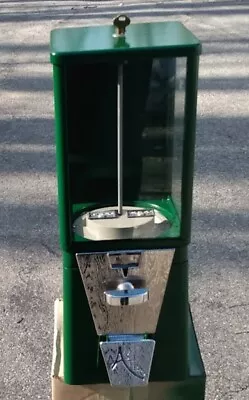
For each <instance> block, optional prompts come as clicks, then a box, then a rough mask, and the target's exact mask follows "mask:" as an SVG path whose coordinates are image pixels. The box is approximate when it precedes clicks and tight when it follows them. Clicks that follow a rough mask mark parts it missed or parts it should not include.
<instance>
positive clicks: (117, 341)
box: [50, 15, 205, 400]
mask: <svg viewBox="0 0 249 400" xmlns="http://www.w3.org/2000/svg"><path fill="white" fill-rule="evenodd" d="M50 49H51V62H52V64H53V76H54V103H55V122H56V158H57V177H58V206H59V207H58V208H59V225H60V246H61V250H62V255H63V282H64V284H63V316H64V317H63V342H64V380H65V382H66V383H67V384H71V385H89V384H106V385H108V387H109V391H110V398H111V397H112V391H113V390H115V388H120V390H121V392H120V393H122V396H121V395H120V396H119V398H117V400H121V399H127V400H128V399H133V400H136V399H139V400H156V399H157V400H173V399H174V400H180V399H182V400H194V399H196V400H202V399H204V392H205V372H204V367H203V363H202V360H201V355H200V351H199V348H198V344H197V340H196V336H195V331H194V327H193V322H192V318H191V312H190V309H189V303H188V252H187V249H188V245H189V243H190V234H191V210H192V189H193V171H194V149H195V122H196V102H197V83H198V62H199V55H200V52H201V44H200V42H199V40H198V39H197V38H196V37H195V36H194V35H193V34H192V33H191V32H190V31H189V30H188V29H186V28H185V27H184V26H183V25H182V24H181V23H180V22H158V23H132V22H131V21H130V19H129V18H128V17H127V16H126V15H120V16H118V17H117V18H115V19H114V21H113V22H110V24H109V25H107V26H94V27H83V28H62V29H56V30H53V31H52V32H51V44H50Z"/></svg>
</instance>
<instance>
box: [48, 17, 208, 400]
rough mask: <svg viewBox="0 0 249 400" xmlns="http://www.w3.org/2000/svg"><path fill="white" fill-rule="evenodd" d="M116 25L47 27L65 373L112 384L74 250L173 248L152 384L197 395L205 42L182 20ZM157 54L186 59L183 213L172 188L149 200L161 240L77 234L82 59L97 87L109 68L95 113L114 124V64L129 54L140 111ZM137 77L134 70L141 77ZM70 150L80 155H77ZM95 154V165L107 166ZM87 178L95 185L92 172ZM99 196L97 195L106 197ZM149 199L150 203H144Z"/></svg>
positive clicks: (82, 202)
mask: <svg viewBox="0 0 249 400" xmlns="http://www.w3.org/2000/svg"><path fill="white" fill-rule="evenodd" d="M113 32H114V27H113V26H112V25H111V24H110V26H100V27H84V28H66V29H65V28H63V29H56V30H54V31H52V33H51V51H50V59H51V62H52V64H53V74H54V100H55V128H56V160H57V177H58V211H59V227H60V246H61V250H62V253H63V269H64V271H63V299H64V302H63V304H64V318H63V320H64V328H63V329H64V331H63V337H64V379H65V382H66V383H68V384H91V383H107V382H108V377H107V373H106V369H105V366H104V362H103V359H102V357H101V356H99V340H100V338H99V337H98V336H97V334H96V331H95V328H94V324H93V321H92V317H91V312H90V309H89V306H88V301H87V298H86V294H85V291H84V286H83V283H82V281H81V278H80V273H79V270H78V266H77V263H76V258H75V253H76V252H91V251H93V252H94V251H95V252H97V251H99V252H101V251H120V250H133V249H140V250H146V249H162V248H164V249H167V248H176V252H175V256H174V262H173V265H172V268H171V272H170V276H169V280H168V285H167V290H166V293H165V297H164V303H163V306H162V311H161V315H160V319H159V323H158V327H157V331H156V334H155V335H154V336H153V337H154V338H155V340H156V350H155V356H154V359H153V364H152V369H151V377H150V379H151V381H154V382H160V381H161V382H172V381H174V382H175V384H173V385H171V386H170V387H169V389H167V393H165V400H166V399H167V400H177V399H179V400H180V399H181V400H203V399H204V392H205V372H204V368H203V365H202V361H201V356H200V352H199V349H198V345H197V341H196V337H195V334H194V328H193V324H192V320H191V318H190V316H189V306H188V256H187V245H188V244H189V242H190V233H191V212H192V187H193V171H194V147H195V122H196V98H197V80H198V61H199V60H198V56H199V54H200V52H201V44H200V42H199V40H198V39H197V38H196V37H195V36H194V35H193V34H192V33H191V32H190V31H189V30H187V29H186V28H185V27H184V26H183V25H182V24H181V23H179V22H162V23H149V24H133V23H131V25H130V26H129V27H128V29H127V36H126V37H125V39H124V38H121V39H118V40H117V39H114V38H113V36H112V34H113ZM157 57H164V58H165V57H186V59H187V75H186V97H185V110H184V146H183V154H182V160H183V165H182V193H181V203H182V204H181V215H180V216H179V215H178V213H177V211H176V208H175V206H174V202H173V201H172V198H171V193H170V192H169V193H168V194H167V196H165V197H163V198H162V199H161V200H158V199H155V200H153V204H154V205H156V207H160V209H163V213H164V214H165V215H166V216H167V217H168V218H169V220H170V221H171V223H172V227H171V229H169V230H168V231H167V232H165V234H164V235H163V237H160V238H157V239H143V240H125V241H103V242H94V241H89V240H84V238H79V237H78V236H77V235H75V234H74V232H73V220H74V219H75V218H76V217H77V215H78V214H79V212H80V211H81V212H82V210H84V209H86V207H89V206H92V205H94V204H96V200H95V199H94V201H90V200H89V199H87V198H86V199H85V198H84V196H83V197H82V194H83V195H84V193H85V192H86V191H87V190H88V188H89V187H87V185H86V186H84V185H83V186H80V185H79V189H78V190H75V187H76V185H75V183H77V182H80V181H81V180H82V179H81V178H82V176H84V173H85V172H84V169H83V168H82V166H81V164H82V159H81V156H82V154H81V153H80V151H82V149H83V150H84V151H85V145H84V141H83V139H82V138H84V137H85V136H86V135H87V134H88V132H87V129H86V127H85V125H86V126H89V125H91V124H93V122H94V121H92V122H91V120H90V119H89V118H87V116H86V115H85V114H84V107H83V106H84V104H87V103H88V101H89V98H88V97H86V98H85V99H84V102H83V103H82V104H81V103H80V102H79V100H81V99H82V98H84V96H85V94H84V87H83V88H82V90H79V91H78V92H77V95H76V94H75V91H76V89H75V88H76V87H77V86H78V87H81V85H82V82H83V80H82V76H81V71H82V68H83V66H85V65H87V64H88V65H89V67H88V69H86V71H88V73H89V74H90V75H89V76H88V77H87V78H88V79H89V80H92V81H93V80H97V84H99V85H100V86H101V82H102V81H103V80H104V79H105V74H107V76H108V82H109V84H110V90H109V92H110V93H109V94H108V96H110V97H108V101H109V103H108V102H107V100H106V99H104V101H106V102H107V104H108V105H109V104H110V106H109V108H110V110H109V113H110V116H109V115H108V116H106V115H105V114H106V109H107V108H104V107H103V102H102V105H101V104H99V107H98V113H99V118H100V119H101V118H106V121H107V123H108V124H109V125H110V126H111V127H112V126H114V125H115V124H116V120H115V119H113V117H112V116H111V113H112V111H113V109H115V107H116V104H115V96H116V93H115V91H113V90H112V89H111V88H113V87H114V86H113V85H114V82H115V79H116V75H115V74H116V71H117V64H118V63H119V62H120V60H124V59H125V60H126V61H127V62H128V63H131V64H132V66H133V67H132V68H133V70H132V71H133V72H135V71H136V73H134V74H133V75H134V76H132V74H130V75H128V77H127V85H128V93H129V96H131V97H132V98H133V101H134V104H135V103H136V104H140V107H141V109H142V107H143V104H144V99H145V98H146V93H147V85H148V82H149V80H148V79H149V78H148V77H149V76H150V72H151V64H152V61H153V59H154V58H157ZM168 59H169V58H168ZM169 60H170V59H169ZM99 63H101V66H103V65H105V68H106V69H105V70H104V71H103V70H102V73H101V68H95V66H96V65H99ZM93 67H94V68H93ZM91 71H92V72H91ZM98 73H99V75H98ZM108 74H109V75H108ZM137 76H140V78H141V79H140V80H141V82H139V79H137ZM106 79H107V78H106ZM134 88H135V90H133V89H134ZM79 96H81V97H80V98H79ZM136 96H137V97H136ZM111 107H112V108H111ZM141 109H140V108H137V109H135V110H134V113H136V112H137V113H138V114H139V113H140V112H141ZM75 114H76V115H77V118H76V119H75V121H77V124H76V123H75V122H74V121H73V122H72V120H71V116H72V115H75ZM134 115H135V114H134ZM112 119H113V120H112ZM133 121H135V119H134V118H133V117H131V121H129V118H128V117H127V118H126V120H125V123H126V124H127V126H128V128H129V129H127V130H129V131H131V136H132V137H133V136H134V135H133V131H132V129H133V130H134V131H135V130H136V129H137V127H136V125H135V127H132V126H131V122H133ZM129 124H130V125H129ZM134 124H135V122H134ZM101 133H102V134H103V135H106V137H108V135H110V132H109V131H108V132H105V131H104V132H101ZM72 137H73V138H74V140H72ZM77 151H78V153H77ZM76 153H77V154H76ZM76 156H77V157H78V158H79V161H77V160H76V161H75V158H77V157H76ZM84 156H85V154H84ZM101 161H102V160H100V168H104V166H103V165H101ZM136 167H137V165H136ZM134 170H135V168H134ZM169 170H170V166H169ZM93 176H94V175H93ZM135 178H136V177H134V179H135ZM169 180H170V177H169ZM92 182H93V184H94V182H95V181H94V178H92ZM99 200H100V202H101V200H102V199H99ZM127 201H130V199H128V200H127ZM132 201H133V202H134V203H135V204H139V205H141V204H145V202H144V201H143V202H141V201H140V200H138V199H137V198H136V196H135V197H134V198H133V199H132ZM149 203H150V204H151V203H152V201H151V200H150V201H148V204H149ZM194 365H195V368H194V367H193V366H194ZM191 371H192V372H191ZM193 371H194V372H193ZM162 400H163V399H162Z"/></svg>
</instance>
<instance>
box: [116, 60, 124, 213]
mask: <svg viewBox="0 0 249 400" xmlns="http://www.w3.org/2000/svg"><path fill="white" fill-rule="evenodd" d="M117 145H118V146H117V150H118V154H117V155H118V157H117V160H118V167H117V170H118V171H117V172H118V214H119V215H122V212H123V65H122V64H120V65H119V66H118V87H117Z"/></svg>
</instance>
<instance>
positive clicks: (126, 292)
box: [104, 282, 149, 306]
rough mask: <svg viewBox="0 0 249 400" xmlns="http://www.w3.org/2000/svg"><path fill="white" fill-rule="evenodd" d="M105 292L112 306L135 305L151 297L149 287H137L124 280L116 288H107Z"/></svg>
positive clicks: (108, 302) (107, 300)
mask: <svg viewBox="0 0 249 400" xmlns="http://www.w3.org/2000/svg"><path fill="white" fill-rule="evenodd" d="M104 294H105V298H106V302H107V304H109V305H110V306H135V305H138V304H143V303H145V302H146V301H148V299H149V291H148V289H146V288H139V289H135V288H134V286H133V284H132V283H131V282H122V283H120V284H119V285H118V286H117V289H116V290H106V291H105V292H104Z"/></svg>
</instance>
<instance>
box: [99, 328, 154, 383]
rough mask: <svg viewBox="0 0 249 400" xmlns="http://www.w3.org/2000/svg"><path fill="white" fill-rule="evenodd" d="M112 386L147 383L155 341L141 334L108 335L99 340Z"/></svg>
mask: <svg viewBox="0 0 249 400" xmlns="http://www.w3.org/2000/svg"><path fill="white" fill-rule="evenodd" d="M100 348H101V352H102V355H103V358H104V361H105V365H106V369H107V373H108V377H109V380H110V384H111V385H112V386H122V387H133V386H144V385H147V384H148V381H149V376H150V368H151V363H152V358H153V353H154V348H155V341H154V340H150V339H144V338H143V336H142V335H120V336H119V335H117V336H109V337H108V341H106V342H100Z"/></svg>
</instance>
